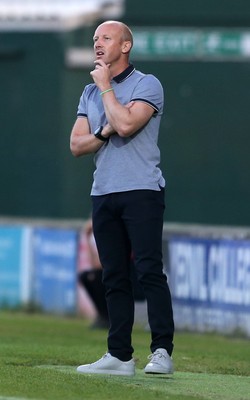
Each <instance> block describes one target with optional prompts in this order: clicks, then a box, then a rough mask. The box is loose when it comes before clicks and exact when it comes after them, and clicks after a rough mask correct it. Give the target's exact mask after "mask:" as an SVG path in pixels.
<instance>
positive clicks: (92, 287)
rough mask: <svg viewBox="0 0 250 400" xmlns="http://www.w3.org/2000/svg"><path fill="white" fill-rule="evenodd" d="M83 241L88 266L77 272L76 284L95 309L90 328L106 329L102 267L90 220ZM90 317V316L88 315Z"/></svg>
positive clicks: (106, 319)
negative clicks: (83, 291)
mask: <svg viewBox="0 0 250 400" xmlns="http://www.w3.org/2000/svg"><path fill="white" fill-rule="evenodd" d="M84 239H85V246H84V247H85V249H84V251H85V252H87V256H88V259H89V266H88V268H86V267H85V268H84V269H83V270H80V271H79V272H78V282H79V284H80V285H81V286H82V287H83V288H84V289H85V290H86V292H87V294H88V295H89V297H90V299H91V301H92V303H93V305H94V307H95V311H96V317H95V319H94V322H93V323H92V325H91V328H92V329H98V328H100V329H103V328H104V329H108V327H109V319H108V310H107V304H106V299H105V291H104V286H103V284H102V266H101V263H100V259H99V255H98V251H97V248H96V242H95V238H94V235H93V228H92V220H91V219H89V220H87V221H86V223H85V227H84ZM85 300H86V299H85ZM83 301H84V299H83ZM90 316H92V315H91V314H90Z"/></svg>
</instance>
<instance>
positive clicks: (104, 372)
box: [77, 369, 135, 376]
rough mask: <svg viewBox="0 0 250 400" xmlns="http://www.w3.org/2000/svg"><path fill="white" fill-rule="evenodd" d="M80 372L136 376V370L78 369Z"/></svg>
mask: <svg viewBox="0 0 250 400" xmlns="http://www.w3.org/2000/svg"><path fill="white" fill-rule="evenodd" d="M77 372H79V373H80V374H93V375H119V376H121V375H123V376H134V375H135V372H126V371H117V370H105V369H100V370H96V371H93V370H86V371H79V370H77Z"/></svg>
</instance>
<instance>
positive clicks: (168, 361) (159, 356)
mask: <svg viewBox="0 0 250 400" xmlns="http://www.w3.org/2000/svg"><path fill="white" fill-rule="evenodd" d="M148 358H149V359H150V360H151V361H150V362H149V363H148V364H147V365H146V367H145V369H144V372H145V373H146V374H173V372H174V366H173V360H172V358H171V357H170V356H169V355H168V352H167V350H165V349H157V350H156V351H155V352H154V353H153V354H150V356H148Z"/></svg>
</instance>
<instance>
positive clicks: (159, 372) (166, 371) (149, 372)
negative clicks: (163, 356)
mask: <svg viewBox="0 0 250 400" xmlns="http://www.w3.org/2000/svg"><path fill="white" fill-rule="evenodd" d="M144 372H145V374H163V375H172V374H173V373H174V371H173V370H165V371H163V370H162V369H151V370H144Z"/></svg>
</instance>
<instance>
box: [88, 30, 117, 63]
mask: <svg viewBox="0 0 250 400" xmlns="http://www.w3.org/2000/svg"><path fill="white" fill-rule="evenodd" d="M122 45H123V40H122V29H121V27H120V26H119V25H118V24H115V23H103V24H101V25H100V26H99V27H98V28H97V29H96V31H95V34H94V51H95V55H96V60H98V59H102V60H103V61H104V62H105V64H113V63H115V62H117V61H119V59H120V58H121V55H122Z"/></svg>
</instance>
